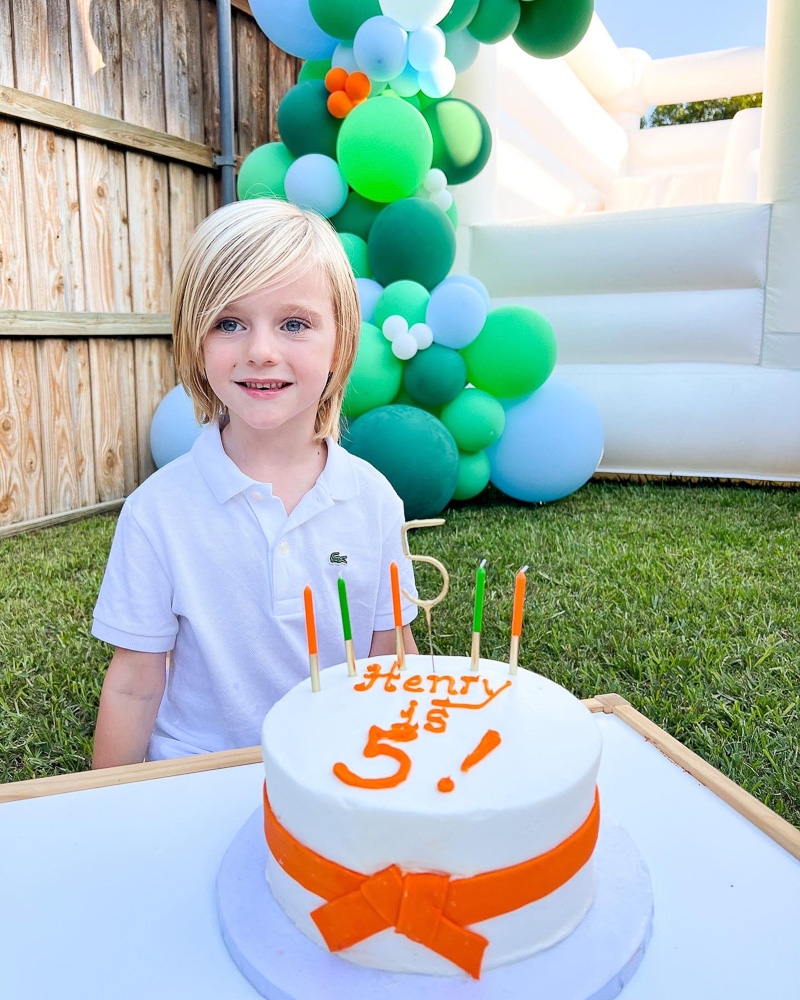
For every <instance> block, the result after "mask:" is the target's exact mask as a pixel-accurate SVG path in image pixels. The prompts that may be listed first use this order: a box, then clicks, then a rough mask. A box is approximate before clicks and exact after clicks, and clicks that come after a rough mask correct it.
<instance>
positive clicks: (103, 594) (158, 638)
mask: <svg viewBox="0 0 800 1000" xmlns="http://www.w3.org/2000/svg"><path fill="white" fill-rule="evenodd" d="M172 598H173V586H172V581H171V580H170V578H169V577H168V575H167V573H166V572H165V570H164V567H163V565H162V563H161V560H160V559H159V558H158V555H157V553H156V551H155V549H154V548H153V544H152V542H151V541H150V539H149V538H148V537H147V535H146V534H145V532H144V530H143V529H142V527H141V525H140V524H139V522H138V521H137V520H136V518H135V517H134V515H133V512H132V511H131V510H130V508H129V504H128V503H126V504H124V505H123V507H122V511H121V512H120V516H119V520H118V521H117V528H116V531H115V532H114V541H113V542H112V543H111V552H110V553H109V556H108V563H107V564H106V571H105V575H104V576H103V582H102V584H101V586H100V593H99V594H98V596H97V603H96V604H95V608H94V620H93V622H92V635H93V636H95V637H96V638H97V639H102V641H103V642H108V643H111V644H112V645H113V646H122V647H123V648H124V649H135V650H138V651H139V652H142V653H163V652H166V651H167V650H170V649H172V647H173V646H174V645H175V636H176V635H177V634H178V619H177V617H176V615H175V614H174V613H173V611H172Z"/></svg>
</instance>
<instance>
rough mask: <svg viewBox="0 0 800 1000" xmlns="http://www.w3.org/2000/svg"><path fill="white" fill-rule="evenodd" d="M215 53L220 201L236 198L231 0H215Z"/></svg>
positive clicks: (229, 201) (223, 202)
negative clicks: (217, 58) (220, 182)
mask: <svg viewBox="0 0 800 1000" xmlns="http://www.w3.org/2000/svg"><path fill="white" fill-rule="evenodd" d="M217 52H218V57H219V144H220V152H219V153H218V154H216V155H215V156H214V163H215V164H216V165H217V166H218V167H219V168H220V170H221V174H222V204H223V205H229V204H230V203H231V202H232V201H236V178H235V170H234V167H235V160H234V158H233V54H232V52H233V50H232V33H231V0H217Z"/></svg>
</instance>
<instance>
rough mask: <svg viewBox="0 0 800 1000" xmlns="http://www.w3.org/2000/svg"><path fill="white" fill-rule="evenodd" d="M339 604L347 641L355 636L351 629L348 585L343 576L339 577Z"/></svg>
mask: <svg viewBox="0 0 800 1000" xmlns="http://www.w3.org/2000/svg"><path fill="white" fill-rule="evenodd" d="M339 604H340V605H341V608H342V628H343V629H344V638H345V641H348V640H350V639H352V638H353V633H352V632H351V630H350V609H349V608H348V606H347V587H346V586H345V583H344V580H343V579H342V578H341V577H339Z"/></svg>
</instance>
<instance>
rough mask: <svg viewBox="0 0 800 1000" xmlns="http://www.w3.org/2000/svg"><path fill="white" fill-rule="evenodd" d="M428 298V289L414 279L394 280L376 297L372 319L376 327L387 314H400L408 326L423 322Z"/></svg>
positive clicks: (429, 296) (382, 321)
mask: <svg viewBox="0 0 800 1000" xmlns="http://www.w3.org/2000/svg"><path fill="white" fill-rule="evenodd" d="M430 300H431V294H430V292H429V291H428V289H427V288H424V287H423V286H422V285H420V284H418V283H417V282H416V281H394V282H392V284H391V285H387V286H386V288H384V290H383V291H382V292H381V294H380V296H379V297H378V301H377V302H376V303H375V312H374V314H373V317H372V320H373V322H374V323H375V326H378V327H383V323H384V320H386V319H387V318H388V317H389V316H402V317H403V318H404V319H405V320H406V321H407V323H408V325H409V326H413V325H414V324H415V323H424V322H425V313H426V312H427V310H428V303H429V302H430Z"/></svg>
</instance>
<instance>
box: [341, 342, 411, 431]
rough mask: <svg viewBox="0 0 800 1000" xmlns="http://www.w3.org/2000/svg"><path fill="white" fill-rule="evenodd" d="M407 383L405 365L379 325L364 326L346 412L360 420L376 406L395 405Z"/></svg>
mask: <svg viewBox="0 0 800 1000" xmlns="http://www.w3.org/2000/svg"><path fill="white" fill-rule="evenodd" d="M402 380H403V362H402V361H400V360H399V359H398V358H396V357H395V356H394V354H392V345H391V344H390V343H389V341H388V340H387V339H386V337H384V335H383V334H382V333H381V331H380V330H379V329H378V328H377V326H373V325H372V323H362V324H361V337H360V338H359V341H358V353H357V354H356V363H355V364H354V365H353V370H352V371H351V372H350V378H349V380H348V382H347V390H346V391H345V395H344V403H343V405H342V413H343V414H344V416H345V417H359V416H361V414H362V413H366V412H367V410H371V409H373V408H374V407H376V406H384V405H385V404H386V403H391V401H392V400H393V399H394V397H395V396H396V395H397V392H398V390H399V389H400V385H401V383H402Z"/></svg>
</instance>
